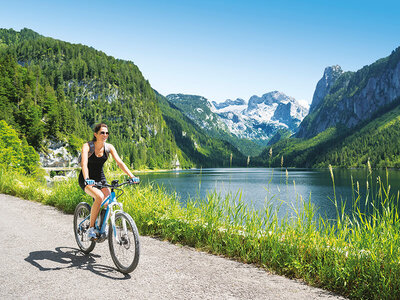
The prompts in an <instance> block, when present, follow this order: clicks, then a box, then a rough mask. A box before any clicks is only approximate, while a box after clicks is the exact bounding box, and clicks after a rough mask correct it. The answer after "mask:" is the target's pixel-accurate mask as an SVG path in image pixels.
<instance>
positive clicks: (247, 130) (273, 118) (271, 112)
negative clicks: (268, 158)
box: [213, 91, 308, 145]
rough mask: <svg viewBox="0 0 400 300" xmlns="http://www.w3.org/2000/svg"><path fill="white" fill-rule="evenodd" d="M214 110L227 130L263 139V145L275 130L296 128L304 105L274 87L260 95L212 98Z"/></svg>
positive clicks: (303, 115)
mask: <svg viewBox="0 0 400 300" xmlns="http://www.w3.org/2000/svg"><path fill="white" fill-rule="evenodd" d="M213 105H214V110H213V111H214V113H216V114H217V115H218V116H219V117H220V118H221V119H222V121H223V122H224V123H225V124H226V125H227V126H228V128H229V131H230V132H232V133H233V134H235V135H236V136H238V137H241V138H247V139H252V140H254V141H257V142H259V143H260V142H261V143H262V142H263V141H264V143H263V144H264V145H265V144H266V142H268V140H269V139H270V138H271V137H272V136H273V135H274V134H275V133H276V132H277V131H278V130H279V129H288V130H290V131H291V132H293V133H294V132H296V131H297V128H298V126H299V124H300V122H301V121H302V120H303V118H304V117H305V116H306V115H307V112H308V109H307V108H306V107H303V106H302V105H300V104H299V103H298V102H297V101H296V100H295V99H294V98H292V97H289V96H286V95H285V94H284V93H281V92H278V91H274V92H270V93H266V94H264V95H262V96H261V97H258V96H252V97H251V98H250V99H249V101H248V103H246V101H244V100H243V99H236V100H235V101H232V100H230V99H228V100H226V101H225V102H223V103H216V102H213Z"/></svg>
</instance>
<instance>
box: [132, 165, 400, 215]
mask: <svg viewBox="0 0 400 300" xmlns="http://www.w3.org/2000/svg"><path fill="white" fill-rule="evenodd" d="M138 176H139V177H140V178H141V180H142V183H144V184H146V183H149V182H154V183H156V184H158V185H163V186H164V187H165V188H166V190H167V191H168V192H170V193H174V192H176V193H177V194H178V195H179V198H180V202H181V203H182V205H185V203H186V201H187V200H188V199H203V200H204V199H206V196H207V194H208V193H210V192H214V191H216V192H217V193H219V194H221V195H222V196H225V195H227V194H229V193H231V194H232V195H233V196H234V197H239V194H241V198H242V199H243V200H244V202H245V203H247V204H249V205H251V206H252V207H253V208H254V209H257V210H263V207H264V205H265V203H266V201H269V202H270V203H273V205H275V206H276V207H277V206H279V205H281V207H280V210H279V216H280V217H282V216H284V215H285V214H286V213H289V214H290V213H293V210H292V209H291V208H290V206H291V205H296V201H297V200H296V199H300V197H301V198H302V199H306V200H308V199H310V200H311V202H312V203H313V204H314V205H315V206H316V208H318V213H319V214H321V215H323V216H326V217H327V218H335V216H336V209H335V206H334V204H333V202H332V201H333V199H334V193H333V186H332V180H331V175H330V172H329V170H321V169H318V170H314V169H288V170H287V175H286V170H285V169H272V168H215V169H191V170H181V171H168V172H152V173H143V174H138ZM378 176H380V177H381V178H382V180H383V181H384V182H386V171H384V170H382V171H373V174H372V177H370V178H369V187H371V178H373V179H372V182H373V184H372V186H373V191H375V190H376V187H377V185H376V182H377V177H378ZM351 177H353V182H354V190H356V182H357V181H358V182H359V186H360V194H362V197H361V199H362V201H363V202H364V201H365V194H366V181H367V170H364V169H361V170H360V169H357V170H343V169H338V170H334V178H335V188H336V196H337V199H338V202H340V201H341V200H343V201H346V202H347V204H346V211H347V212H350V210H351V203H352V199H353V197H352V188H351ZM389 184H390V186H391V192H393V193H395V194H396V195H397V191H398V190H399V189H400V171H398V170H390V171H389ZM236 199H237V198H236ZM330 199H332V200H330Z"/></svg>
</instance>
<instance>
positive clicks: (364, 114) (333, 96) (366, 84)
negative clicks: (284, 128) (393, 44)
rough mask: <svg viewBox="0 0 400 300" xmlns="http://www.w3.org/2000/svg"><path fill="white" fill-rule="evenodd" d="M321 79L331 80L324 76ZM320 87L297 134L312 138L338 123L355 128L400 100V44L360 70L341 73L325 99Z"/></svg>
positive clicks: (328, 90) (327, 89) (301, 136)
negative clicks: (388, 54) (394, 49)
mask: <svg viewBox="0 0 400 300" xmlns="http://www.w3.org/2000/svg"><path fill="white" fill-rule="evenodd" d="M324 75H325V73H324ZM333 78H334V76H332V79H333ZM321 81H322V82H328V80H325V79H324V78H323V79H321V80H320V82H321ZM320 82H319V83H320ZM319 83H318V84H319ZM321 85H323V84H321ZM317 90H318V85H317ZM317 90H316V93H315V94H314V95H316V97H315V99H316V103H315V104H314V101H313V103H312V105H311V107H312V111H311V112H310V114H309V115H308V116H307V117H306V118H305V119H304V120H303V122H302V123H301V125H300V128H299V131H298V134H297V137H300V138H311V137H313V136H315V135H317V134H318V133H320V132H323V131H325V130H326V129H328V128H329V127H334V126H337V125H338V124H341V125H344V126H346V127H347V128H353V127H355V126H357V125H358V124H360V123H361V122H364V121H367V120H369V119H371V118H372V117H373V116H374V115H375V114H376V113H377V112H378V111H380V110H381V109H383V108H384V107H387V106H388V105H389V104H390V105H394V104H396V103H397V102H398V101H399V100H400V98H399V97H400V48H397V49H396V51H393V52H392V54H391V55H390V56H389V57H387V58H384V59H380V60H378V61H377V62H375V63H373V64H372V65H370V66H366V67H364V68H362V69H361V70H359V71H357V72H354V73H350V72H346V73H342V75H340V76H339V77H338V78H337V79H336V81H335V82H334V83H333V84H331V85H330V88H326V90H325V91H327V93H326V95H325V96H324V98H323V99H322V100H321V99H320V98H321V97H322V96H323V95H324V90H323V88H321V89H320V91H318V93H317Z"/></svg>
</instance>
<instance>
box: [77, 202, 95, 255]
mask: <svg viewBox="0 0 400 300" xmlns="http://www.w3.org/2000/svg"><path fill="white" fill-rule="evenodd" d="M89 215H90V205H89V204H87V203H86V202H81V203H79V204H78V205H77V206H76V208H75V212H74V235H75V240H76V243H77V244H78V246H79V248H80V249H81V250H82V251H83V252H84V253H86V254H87V253H90V252H91V251H92V250H93V249H94V246H95V245H96V242H93V241H91V240H90V239H89V238H88V236H87V231H88V229H89V226H90V217H89Z"/></svg>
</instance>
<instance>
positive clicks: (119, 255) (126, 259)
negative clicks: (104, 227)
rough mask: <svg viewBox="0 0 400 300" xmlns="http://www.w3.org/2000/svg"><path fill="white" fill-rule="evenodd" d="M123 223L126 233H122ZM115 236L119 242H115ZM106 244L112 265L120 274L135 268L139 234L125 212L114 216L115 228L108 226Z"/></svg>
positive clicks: (137, 257) (137, 258)
mask: <svg viewBox="0 0 400 300" xmlns="http://www.w3.org/2000/svg"><path fill="white" fill-rule="evenodd" d="M123 222H126V227H127V232H124V229H123ZM114 230H115V234H116V236H117V237H118V239H119V240H120V242H119V243H118V241H117V240H116V238H115V236H114ZM108 244H109V247H110V254H111V257H112V260H113V261H114V264H115V265H116V267H117V268H118V270H119V271H121V272H122V273H125V274H127V273H130V272H132V271H133V270H135V268H136V267H137V265H138V263H139V256H140V243H139V232H138V230H137V227H136V224H135V221H133V219H132V217H131V216H130V215H129V214H127V213H126V212H117V213H116V214H115V228H113V226H109V229H108Z"/></svg>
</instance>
